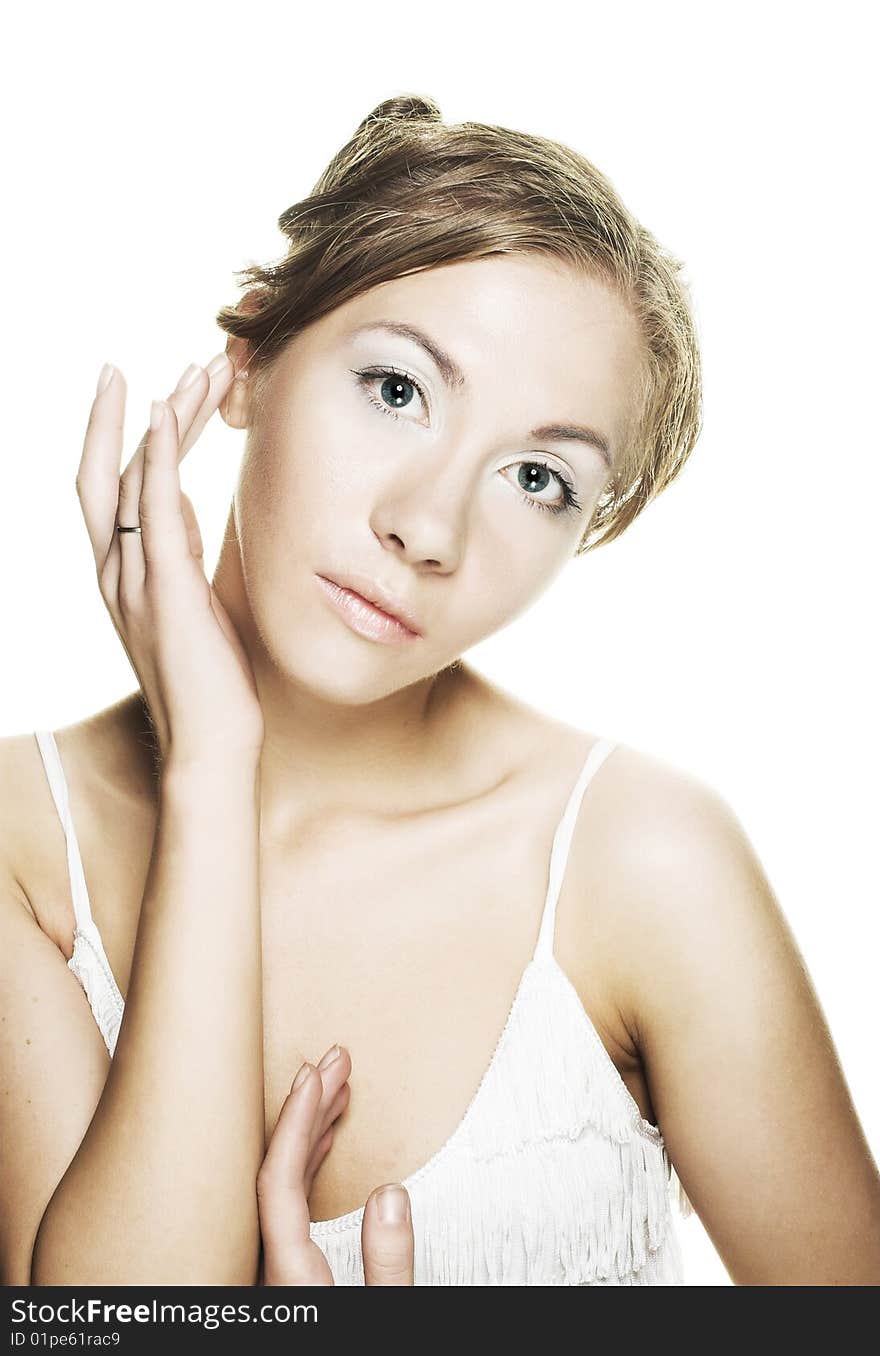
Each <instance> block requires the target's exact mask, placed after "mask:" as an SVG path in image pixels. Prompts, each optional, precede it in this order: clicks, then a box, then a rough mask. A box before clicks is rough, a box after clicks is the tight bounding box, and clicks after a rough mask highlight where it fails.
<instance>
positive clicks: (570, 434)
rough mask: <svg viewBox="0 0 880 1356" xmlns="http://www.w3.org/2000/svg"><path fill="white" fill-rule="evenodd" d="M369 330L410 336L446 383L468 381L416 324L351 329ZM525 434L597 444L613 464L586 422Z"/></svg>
mask: <svg viewBox="0 0 880 1356" xmlns="http://www.w3.org/2000/svg"><path fill="white" fill-rule="evenodd" d="M369 330H384V331H385V333H386V334H396V335H398V336H399V337H400V338H401V339H409V340H411V342H412V343H414V344H418V346H419V348H421V349H423V350H424V351H425V353H427V355H428V357H429V358H431V359H432V361H433V362H434V364H435V365H436V367H437V369H438V371H439V372H440V375H441V376H442V378H443V380H444V381H445V383H446V385H447V386H449V387H457V388H459V389H460V388H461V387H463V386H465V385H466V384H467V378H466V377H465V375H464V372H463V371H462V369H461V368H460V367H459V365H458V363H457V362H456V361H455V359H454V358H453V357H451V356H450V354H448V353H447V352H446V351H445V350H444V349H442V348H441V347H440V345H439V344H438V343H436V342H435V340H433V339H432V338H431V336H430V335H428V334H425V332H424V330H420V329H418V328H417V327H416V326H415V325H408V324H406V323H405V322H404V321H402V320H370V321H367V323H366V324H364V325H359V326H358V327H357V329H355V330H352V332H351V335H350V337H351V338H352V339H354V338H356V337H357V335H359V334H364V333H366V332H367V331H369ZM526 437H527V438H530V439H534V440H535V441H536V442H579V443H586V444H588V446H590V447H594V448H595V449H596V451H597V452H601V454H602V458H603V460H604V461H605V463H606V465H607V466H608V468H609V470H610V469H611V467H612V460H611V449H610V447H609V443H608V439H607V438H604V437H603V436H602V434H601V433H597V432H596V431H595V429H591V428H587V426H586V424H570V423H566V424H542V425H541V426H540V427H539V428H533V429H531V431H530V432H529V433H527V434H526Z"/></svg>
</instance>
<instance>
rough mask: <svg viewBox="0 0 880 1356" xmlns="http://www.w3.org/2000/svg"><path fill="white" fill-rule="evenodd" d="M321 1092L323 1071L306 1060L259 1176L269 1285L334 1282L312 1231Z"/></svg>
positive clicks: (264, 1253) (258, 1186) (261, 1223)
mask: <svg viewBox="0 0 880 1356" xmlns="http://www.w3.org/2000/svg"><path fill="white" fill-rule="evenodd" d="M297 1080H299V1082H297ZM321 1095H322V1085H321V1078H320V1075H319V1074H318V1073H317V1071H316V1069H315V1068H314V1066H313V1065H311V1064H304V1065H303V1067H302V1069H300V1071H299V1073H298V1074H297V1077H296V1079H294V1082H293V1085H292V1087H291V1089H290V1092H289V1094H288V1096H287V1098H286V1099H285V1102H284V1105H283V1106H282V1108H281V1113H280V1115H279V1117H278V1123H277V1125H276V1126H275V1129H274V1131H273V1133H272V1138H271V1140H270V1142H269V1147H268V1149H267V1150H266V1156H265V1158H264V1159H263V1163H262V1166H261V1167H260V1171H259V1173H258V1175H257V1204H258V1208H259V1215H260V1233H261V1235H262V1240H263V1255H264V1274H265V1284H267V1285H331V1284H332V1276H331V1274H330V1269H329V1267H328V1266H327V1262H326V1259H325V1258H324V1255H323V1253H322V1252H321V1250H320V1248H318V1247H317V1245H316V1244H315V1243H313V1242H312V1239H311V1236H310V1234H309V1206H308V1200H307V1192H306V1186H305V1181H306V1173H307V1168H308V1166H309V1160H310V1158H311V1157H312V1152H313V1148H314V1127H315V1123H316V1119H317V1116H318V1110H319V1107H320V1104H321ZM319 1138H325V1136H321V1137H319ZM329 1142H330V1141H329V1139H328V1140H327V1147H329ZM325 1152H326V1149H325Z"/></svg>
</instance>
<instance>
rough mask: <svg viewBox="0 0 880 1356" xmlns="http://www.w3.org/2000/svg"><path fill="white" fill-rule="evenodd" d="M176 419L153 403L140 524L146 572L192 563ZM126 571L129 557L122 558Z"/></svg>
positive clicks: (168, 409) (161, 404)
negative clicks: (178, 455) (183, 509)
mask: <svg viewBox="0 0 880 1356" xmlns="http://www.w3.org/2000/svg"><path fill="white" fill-rule="evenodd" d="M178 443H179V433H178V426H177V416H176V415H175V413H174V410H173V408H172V407H171V405H170V404H169V403H168V402H167V401H165V400H154V401H153V407H152V411H151V414H150V431H149V433H148V434H147V439H146V442H145V444H144V471H143V478H142V483H141V497H140V504H139V506H138V521H139V522H140V526H141V532H140V534H139V535H140V537H141V542H142V544H143V557H144V562H145V565H146V568H147V570H151V569H157V570H164V569H166V568H169V569H175V570H176V569H179V568H180V567H181V566H182V565H183V564H185V563H187V562H188V561H189V560H190V551H189V537H188V534H187V527H186V523H185V522H184V518H183V513H182V511H181V506H180V493H181V491H180V467H179V464H178V458H177V448H178ZM123 561H124V564H123V570H125V569H126V568H127V557H123Z"/></svg>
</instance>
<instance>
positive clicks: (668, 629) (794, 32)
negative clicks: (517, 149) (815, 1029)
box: [0, 0, 880, 1284]
mask: <svg viewBox="0 0 880 1356" xmlns="http://www.w3.org/2000/svg"><path fill="white" fill-rule="evenodd" d="M869 15H870V7H869V6H868V5H867V4H864V5H859V4H849V3H842V4H841V3H838V4H836V5H834V6H833V7H827V8H826V7H822V8H821V9H820V8H818V7H813V6H809V5H806V6H805V5H795V4H772V3H771V4H769V5H768V4H762V5H760V6H759V5H757V4H754V3H752V4H742V3H738V4H737V5H736V6H735V7H727V8H725V9H722V8H721V7H720V6H716V5H705V4H693V5H691V4H684V3H674V4H669V3H666V4H658V3H652V4H621V3H617V4H615V5H614V6H609V5H607V4H602V5H595V4H589V3H581V4H578V5H576V6H575V5H571V6H567V5H561V4H558V3H543V4H541V5H540V6H536V7H534V8H533V9H514V8H511V7H508V6H490V5H482V6H480V5H475V4H467V5H462V4H459V3H452V4H450V3H444V4H437V3H435V4H432V5H429V6H420V7H414V6H412V5H409V6H406V5H404V6H384V5H383V6H375V5H358V6H356V7H352V8H351V9H349V8H348V7H345V6H343V7H339V6H328V5H322V6H315V7H314V9H313V10H312V7H299V6H294V5H292V4H283V5H282V4H278V5H270V4H266V3H251V4H249V5H248V6H243V5H241V4H230V3H223V2H218V0H214V2H213V3H211V4H182V5H180V4H177V5H170V4H166V3H160V4H156V3H153V4H151V5H150V6H149V7H136V6H134V5H130V6H126V5H122V6H120V5H118V4H117V5H110V4H98V3H80V4H78V5H75V6H69V7H62V6H61V5H60V4H56V5H39V6H33V7H28V8H25V7H23V6H21V5H19V6H16V8H15V12H14V13H13V15H12V17H11V18H7V19H6V21H5V28H6V39H7V42H6V47H7V50H6V55H5V61H4V66H5V69H4V72H3V80H2V83H0V100H2V107H0V113H2V126H3V128H4V144H5V151H4V183H5V201H6V207H5V210H4V213H3V216H2V220H0V226H2V258H3V265H4V269H3V274H4V276H3V291H4V323H3V325H2V332H0V344H2V367H3V376H4V386H5V399H4V404H3V413H4V420H5V431H4V438H3V479H2V492H3V515H2V517H3V531H2V533H0V578H2V581H3V640H4V649H5V661H4V663H3V665H2V677H0V733H4V734H6V733H16V732H23V731H28V730H32V729H35V728H38V727H49V728H58V727H60V726H61V725H64V724H66V723H68V722H72V721H75V720H79V719H81V718H83V717H84V716H86V715H88V714H90V713H91V712H93V711H95V710H98V709H99V708H101V707H103V706H105V705H107V704H108V703H110V702H111V701H114V700H115V699H116V698H118V697H120V696H121V695H123V694H124V693H126V692H128V691H130V690H132V688H133V687H134V679H133V675H132V672H131V670H130V668H129V666H128V661H127V659H126V657H125V654H124V652H123V651H122V648H121V646H120V644H119V641H118V639H117V637H116V635H115V632H114V631H113V628H112V625H111V623H110V621H109V618H108V617H107V615H106V612H105V610H104V605H103V603H102V601H101V598H100V596H99V593H98V591H97V585H96V581H95V576H94V566H93V560H92V555H91V548H90V546H89V543H88V539H87V536H86V532H85V527H84V524H83V522H82V519H81V516H80V512H79V505H78V501H77V499H76V494H75V489H74V478H75V474H76V469H77V464H78V460H79V454H80V450H81V442H82V434H83V430H84V427H85V421H86V418H87V414H88V410H89V405H90V402H91V399H92V395H93V390H94V384H95V380H96V378H97V375H98V370H99V368H100V367H101V364H102V363H103V362H104V361H105V360H109V361H111V362H113V363H115V364H116V365H117V366H119V367H120V368H121V369H122V371H123V372H124V374H125V377H126V380H127V382H128V386H129V402H128V423H127V434H128V439H129V448H130V449H133V447H134V445H135V443H136V441H137V438H138V436H139V435H140V432H141V430H142V428H143V426H144V425H145V423H146V420H147V417H148V411H149V402H150V399H151V398H152V397H153V396H164V395H166V394H167V393H168V392H169V391H170V389H171V388H172V387H173V385H174V383H175V381H176V379H177V376H178V375H179V373H180V371H181V370H182V369H183V368H184V367H185V366H186V364H187V363H188V362H190V361H191V360H196V361H199V362H206V361H207V360H208V359H209V358H210V357H211V356H212V355H213V354H214V353H216V352H217V351H219V350H220V349H221V348H222V347H223V346H224V336H223V335H222V334H221V332H220V331H219V330H218V329H217V328H216V327H215V325H214V322H213V315H214V313H215V311H216V310H217V308H218V307H219V306H220V305H222V304H224V303H227V302H230V301H234V300H236V299H237V296H238V291H237V289H236V286H235V283H234V279H233V272H234V270H235V269H237V268H241V267H243V266H244V265H245V264H247V263H249V262H251V261H253V260H261V261H265V260H267V259H270V258H275V257H277V256H278V255H279V254H280V253H281V252H282V250H283V245H284V241H283V238H282V236H281V235H280V233H279V232H278V231H277V229H276V226H275V222H276V220H277V217H278V215H279V214H280V213H281V211H282V210H283V209H284V208H285V207H286V206H288V204H289V203H291V202H293V201H295V200H296V199H298V198H301V197H303V196H305V195H306V193H307V192H308V191H309V189H310V188H311V186H312V184H313V183H314V181H315V179H316V178H317V176H318V174H319V173H320V171H321V170H322V168H323V167H324V165H325V163H326V161H327V160H328V159H329V157H330V156H331V155H332V154H333V153H334V152H335V151H336V150H337V149H338V148H339V146H340V145H342V143H343V142H344V141H345V140H346V139H347V138H348V137H349V136H350V134H351V133H352V132H353V131H354V128H355V127H356V125H357V123H358V122H359V121H360V120H361V118H363V117H364V116H365V115H366V114H367V113H368V112H369V111H370V110H371V109H372V108H373V107H374V106H375V105H376V104H377V103H378V102H380V100H382V99H384V98H387V97H389V96H391V95H393V94H398V93H404V92H417V93H425V94H429V95H431V96H432V97H434V98H435V99H437V100H438V102H439V103H440V107H441V110H442V112H443V115H444V117H445V118H446V120H447V121H458V120H465V119H470V120H475V121H484V122H491V123H499V124H504V125H508V126H512V127H516V128H520V129H522V130H526V131H531V132H538V133H541V134H544V135H548V136H551V137H554V138H556V139H558V140H561V141H564V142H566V143H567V144H569V145H570V146H572V147H573V148H575V149H576V150H578V151H579V152H581V153H583V154H584V155H586V156H587V157H588V158H590V159H591V160H593V161H594V163H595V164H596V165H597V166H598V167H599V168H600V169H602V170H603V171H604V172H605V173H606V174H608V176H609V177H610V178H611V180H612V182H613V183H614V184H615V186H616V187H617V189H618V190H619V192H620V193H621V195H622V197H623V199H624V201H625V202H626V203H627V205H628V206H629V207H630V208H631V210H632V211H633V212H634V213H635V214H636V215H637V216H638V217H639V218H640V219H641V220H642V221H643V222H644V223H645V224H646V225H647V226H648V227H649V228H650V229H651V230H652V231H653V232H654V233H655V234H656V235H657V236H658V237H659V238H660V239H661V240H662V241H663V242H664V243H665V244H667V245H668V246H669V247H670V248H671V249H672V250H673V251H674V252H675V253H676V254H677V255H678V256H679V257H681V258H683V259H684V260H685V261H686V263H687V277H688V279H689V281H690V283H691V286H692V288H693V293H694V297H695V304H696V310H697V318H698V324H699V327H700V332H701V336H702V349H703V355H704V364H705V401H706V421H705V431H704V434H703V437H702V439H701V441H700V443H699V445H698V447H697V450H696V451H695V453H694V454H693V456H692V459H691V461H690V463H689V464H688V465H687V467H686V468H685V471H684V473H683V475H682V476H681V478H680V480H679V481H678V483H676V484H675V485H673V486H672V487H671V488H670V489H669V490H668V491H667V492H666V493H665V494H664V495H662V496H661V498H660V499H659V500H658V501H657V502H655V503H654V504H653V505H652V506H651V507H649V509H648V511H647V512H646V513H645V515H644V516H643V517H642V518H641V519H640V520H638V521H637V522H636V523H635V524H634V525H633V526H632V527H631V528H630V529H629V530H628V532H627V533H626V534H625V535H624V537H623V538H622V539H621V540H619V541H618V542H615V543H613V544H612V545H611V546H608V547H605V548H602V549H600V550H598V551H597V552H595V553H594V554H591V555H588V556H587V557H585V558H583V559H581V560H578V561H575V562H573V563H572V564H571V565H570V566H569V568H568V570H567V571H566V572H565V573H564V574H563V575H562V577H561V578H560V580H559V581H558V582H557V583H556V584H555V585H554V586H553V588H552V590H551V591H550V592H549V593H548V594H546V595H545V596H544V598H543V599H542V600H541V602H540V603H539V604H538V606H537V607H535V608H534V609H533V610H532V611H531V612H530V613H529V614H528V615H526V616H525V617H524V618H522V619H520V620H519V621H517V622H516V623H515V624H514V625H513V626H511V627H510V628H508V629H507V630H506V631H504V632H502V633H501V634H500V635H499V636H498V637H495V638H493V639H492V640H490V641H489V642H487V643H485V644H484V645H482V646H481V647H479V649H478V650H476V651H472V652H471V655H470V658H471V659H472V660H473V661H474V662H475V663H476V664H477V666H478V667H480V668H482V669H483V670H484V671H485V672H486V673H488V674H489V675H490V676H491V677H492V678H493V679H494V680H495V681H497V682H499V683H501V684H502V685H503V686H506V687H507V688H508V689H510V690H513V691H515V692H516V693H518V694H519V695H520V696H522V697H524V698H525V699H526V700H528V701H530V702H532V703H533V704H534V705H536V706H538V707H540V708H543V709H546V710H548V711H552V712H553V713H555V714H556V715H557V716H559V717H560V718H562V719H567V720H569V721H570V722H572V723H573V724H575V725H577V726H579V727H581V728H584V729H593V730H596V731H601V732H603V733H606V734H609V735H611V736H612V737H615V738H618V739H623V740H626V741H627V742H629V743H631V744H634V745H637V746H640V747H642V748H644V749H646V750H649V751H651V752H653V753H654V754H656V755H659V756H661V757H665V758H667V759H669V760H671V761H673V762H674V763H676V764H678V765H680V766H682V767H684V768H687V769H689V770H690V771H692V772H694V773H696V774H697V775H699V776H701V777H703V778H705V779H706V780H707V781H708V782H710V783H711V784H713V785H714V786H715V787H717V788H718V789H719V790H720V791H721V792H722V793H723V794H724V795H725V797H726V798H727V799H728V801H729V802H730V803H731V804H732V805H733V807H734V808H735V810H736V812H737V813H738V815H739V816H740V818H741V820H742V822H743V824H744V826H745V827H746V830H747V832H748V833H749V835H750V837H751V839H752V841H753V843H754V845H755V847H756V850H757V851H758V853H759V855H760V857H761V860H762V862H763V864H764V866H765V869H766V870H767V873H768V875H769V877H770V879H771V881H772V882H773V885H774V888H775V890H776V892H777V894H778V897H779V899H780V902H781V904H782V906H783V908H784V910H785V912H786V914H787V916H788V918H789V920H790V922H791V925H792V927H793V929H794V931H795V934H796V936H797V939H798V941H799V944H800V946H801V949H802V951H803V953H804V956H805V958H806V961H807V964H808V967H809V969H810V971H811V974H812V976H813V980H814V983H815V985H816V988H817V990H818V992H819V995H820V998H821V1000H822V1003H823V1007H824V1008H825V1011H826V1014H827V1016H828V1019H829V1022H830V1025H831V1028H832V1033H833V1035H834V1038H835V1041H836V1044H837V1048H838V1051H839V1053H840V1057H841V1060H842V1063H843V1065H844V1069H845V1072H846V1075H847V1078H848V1081H849V1084H850V1087H851V1089H852V1092H853V1096H854V1099H855V1102H856V1105H857V1108H858V1110H859V1113H860V1116H861V1118H862V1121H863V1124H864V1126H865V1129H866V1132H867V1134H868V1138H869V1141H870V1143H871V1145H872V1149H873V1151H874V1153H875V1155H877V1154H878V1151H880V1088H878V1080H877V1061H876V1049H875V1037H876V1027H877V1019H876V1013H877V999H876V983H875V978H876V977H875V971H876V963H877V955H878V941H880V927H878V908H877V905H878V867H877V859H876V842H877V811H878V801H877V794H876V786H877V777H876V768H877V762H878V756H880V747H878V721H877V714H876V711H877V701H876V696H877V692H878V672H877V663H876V657H875V651H874V646H873V641H874V632H875V631H876V618H875V622H874V623H873V624H872V623H871V616H872V614H873V613H874V606H873V605H875V598H876V578H877V560H876V550H875V546H874V543H875V541H876V532H875V526H876V522H875V520H876V513H877V500H878V494H877V492H878V438H877V427H876V389H877V358H878V351H877V343H876V326H877V314H878V300H880V298H878V286H877V261H876V235H877V214H876V207H877V203H876V180H875V177H874V173H873V170H872V166H873V164H874V155H875V151H876V107H875V106H874V104H873V103H872V101H871V99H870V97H869V89H870V88H871V86H872V85H873V83H874V76H875V71H874V68H873V55H874V52H873V45H872V43H871V42H869V40H868V22H869ZM243 436H244V435H243V434H241V433H239V432H234V431H231V430H229V429H227V428H226V426H225V425H223V424H221V422H220V420H219V418H217V419H216V420H215V421H213V422H212V424H211V425H210V426H209V428H208V429H207V430H206V432H205V434H204V435H203V436H202V438H201V440H200V442H199V444H198V445H197V447H196V448H195V449H194V450H193V451H192V452H191V453H190V455H189V457H188V458H187V461H186V462H185V463H184V467H183V485H184V488H185V489H186V491H187V493H189V494H190V495H191V497H192V498H193V500H194V503H195V505H196V508H197V511H198V513H199V516H200V519H201V523H202V529H203V534H204V537H205V541H206V555H207V559H208V564H209V566H210V567H211V568H213V563H214V561H215V559H216V552H217V550H218V548H219V541H220V535H221V531H222V527H223V523H224V519H225V514H226V506H227V503H228V499H229V496H230V494H231V490H232V485H233V482H234V477H235V472H236V467H237V462H238V458H239V456H240V453H241V449H242V442H241V439H242V438H243ZM129 455H130V450H129V451H127V452H126V460H127V459H128V456H129ZM721 1076H723V1073H722V1071H721V1070H713V1069H707V1070H706V1078H707V1079H711V1078H715V1077H721ZM680 1228H681V1234H682V1238H683V1243H684V1247H685V1252H686V1259H687V1272H688V1280H689V1282H690V1283H692V1284H727V1283H729V1282H728V1281H727V1276H726V1272H725V1271H724V1269H723V1267H722V1265H721V1263H720V1261H719V1260H718V1258H717V1256H716V1255H715V1253H714V1250H713V1249H712V1247H711V1244H710V1243H709V1241H708V1239H707V1238H706V1236H705V1234H704V1232H703V1230H702V1226H701V1225H700V1224H699V1222H698V1221H697V1220H696V1218H692V1219H691V1220H690V1221H688V1222H687V1223H683V1224H682V1225H681V1226H680Z"/></svg>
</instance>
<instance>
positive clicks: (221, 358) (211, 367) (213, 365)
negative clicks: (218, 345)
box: [205, 352, 229, 377]
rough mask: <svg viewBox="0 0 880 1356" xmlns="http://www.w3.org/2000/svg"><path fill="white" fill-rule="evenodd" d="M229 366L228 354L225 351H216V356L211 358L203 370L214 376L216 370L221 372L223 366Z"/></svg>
mask: <svg viewBox="0 0 880 1356" xmlns="http://www.w3.org/2000/svg"><path fill="white" fill-rule="evenodd" d="M228 366H229V355H228V353H226V352H223V353H218V354H217V357H216V358H212V359H211V361H210V362H209V363H208V365H207V367H206V368H205V371H206V372H207V373H208V374H209V375H210V376H212V377H216V375H217V373H218V372H222V371H223V369H224V367H228Z"/></svg>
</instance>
